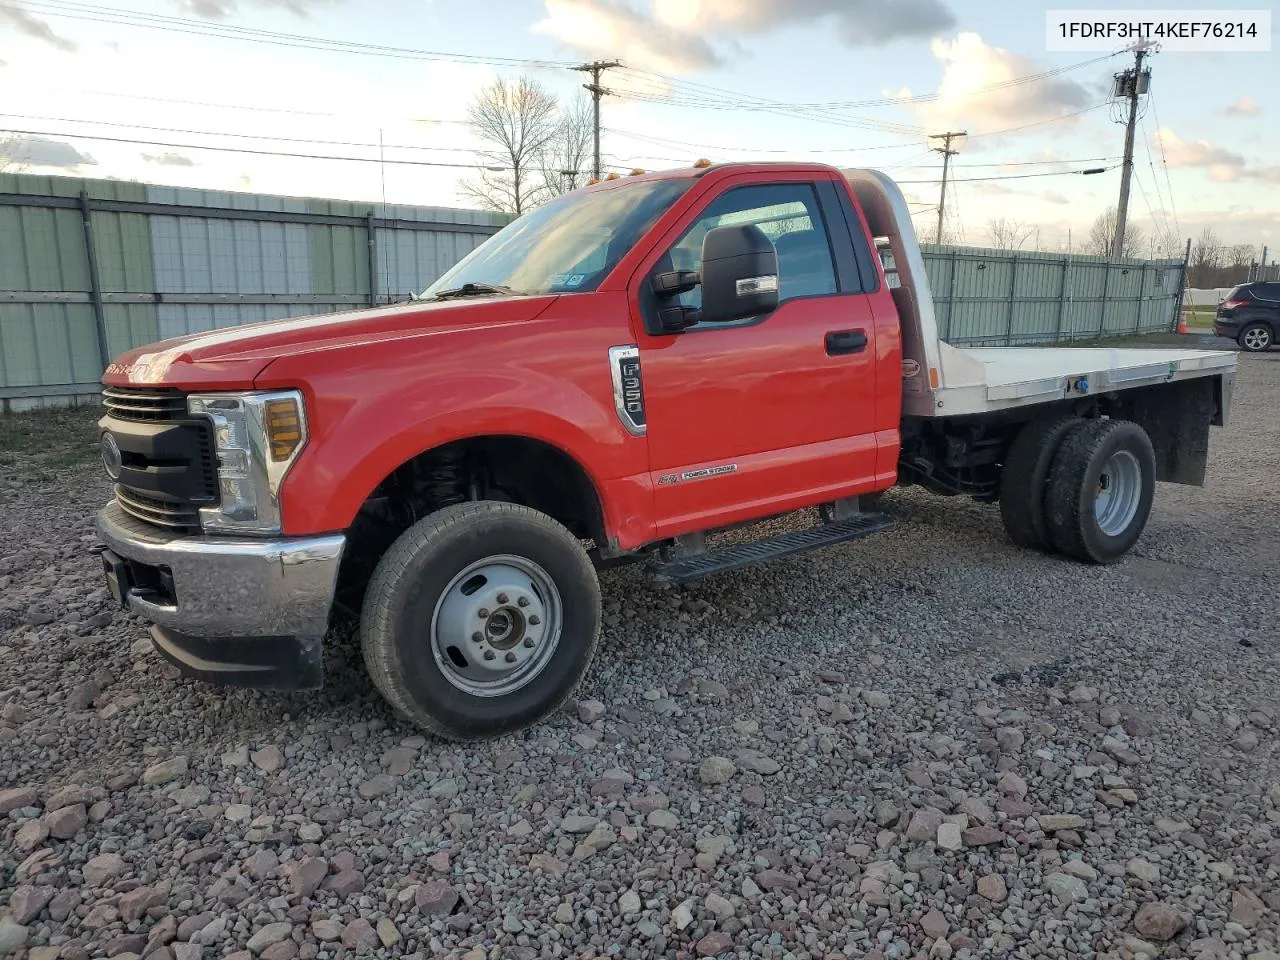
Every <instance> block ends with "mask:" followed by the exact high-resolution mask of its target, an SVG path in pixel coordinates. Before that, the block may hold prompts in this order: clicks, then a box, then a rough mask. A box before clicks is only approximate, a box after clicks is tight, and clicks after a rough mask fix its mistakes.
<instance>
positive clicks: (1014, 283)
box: [1004, 251, 1018, 347]
mask: <svg viewBox="0 0 1280 960" xmlns="http://www.w3.org/2000/svg"><path fill="white" fill-rule="evenodd" d="M1017 292H1018V253H1017V251H1014V254H1013V267H1012V268H1011V269H1010V270H1009V328H1008V330H1007V331H1006V332H1005V335H1004V345H1005V346H1006V347H1011V346H1013V311H1014V304H1015V303H1016V302H1017V298H1016V295H1017Z"/></svg>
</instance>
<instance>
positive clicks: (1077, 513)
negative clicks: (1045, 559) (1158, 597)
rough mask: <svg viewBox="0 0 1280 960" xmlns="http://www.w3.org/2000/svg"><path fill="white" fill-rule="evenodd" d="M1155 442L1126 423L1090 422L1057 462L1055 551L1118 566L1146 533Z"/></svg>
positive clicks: (1066, 442) (1051, 498)
mask: <svg viewBox="0 0 1280 960" xmlns="http://www.w3.org/2000/svg"><path fill="white" fill-rule="evenodd" d="M1155 489H1156V458H1155V452H1154V451H1153V450H1152V447H1151V438H1150V437H1148V436H1147V433H1146V431H1145V430H1143V429H1142V427H1140V426H1138V425H1137V424H1136V423H1130V422H1129V421H1127V420H1087V421H1085V422H1084V423H1081V424H1078V425H1076V426H1075V427H1074V428H1072V430H1071V431H1070V432H1069V433H1068V434H1067V435H1066V437H1065V438H1064V439H1063V441H1062V445H1061V446H1060V447H1059V448H1058V452H1057V454H1056V455H1055V456H1054V460H1053V470H1052V478H1051V479H1050V481H1049V491H1048V495H1047V499H1046V505H1047V510H1046V514H1047V518H1048V522H1049V534H1050V537H1051V539H1052V541H1053V545H1054V547H1055V549H1057V550H1058V551H1059V552H1061V553H1063V554H1066V555H1067V556H1069V557H1074V558H1075V559H1077V560H1081V561H1084V562H1086V563H1099V564H1106V563H1115V562H1117V561H1118V560H1120V559H1121V558H1122V557H1123V556H1124V555H1125V554H1126V553H1128V552H1129V551H1130V550H1131V549H1132V548H1133V545H1134V544H1135V543H1136V542H1137V541H1138V537H1140V536H1141V535H1142V531H1143V529H1144V528H1145V527H1146V525H1147V519H1148V517H1150V515H1151V504H1152V502H1153V501H1154V499H1155Z"/></svg>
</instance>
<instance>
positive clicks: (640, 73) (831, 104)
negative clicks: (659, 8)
mask: <svg viewBox="0 0 1280 960" xmlns="http://www.w3.org/2000/svg"><path fill="white" fill-rule="evenodd" d="M1120 52H1122V51H1117V52H1114V53H1108V54H1104V55H1102V56H1100V57H1094V58H1092V59H1090V60H1082V61H1079V62H1077V63H1072V64H1067V65H1065V66H1061V67H1054V68H1052V69H1050V70H1044V71H1041V72H1040V73H1034V74H1028V75H1026V76H1022V77H1012V78H1010V79H1008V80H1002V81H1000V82H998V83H992V84H987V85H985V86H982V87H978V88H976V89H975V90H973V91H970V92H971V93H987V92H991V91H995V90H1003V89H1007V88H1009V87H1016V86H1021V85H1023V84H1028V83H1037V82H1040V81H1042V80H1048V79H1051V78H1053V77H1057V76H1060V75H1062V74H1064V73H1069V72H1071V71H1073V70H1079V69H1082V68H1083V67H1089V66H1092V65H1094V64H1096V63H1101V62H1102V61H1104V60H1110V59H1112V58H1113V57H1115V56H1118V55H1119V53H1120ZM626 72H627V73H628V74H630V75H632V76H635V77H637V78H640V79H647V78H649V77H653V78H656V81H657V82H655V81H649V82H650V84H651V85H652V86H655V87H658V88H662V87H673V88H679V87H685V88H689V89H691V90H692V91H696V92H704V91H705V93H711V94H719V95H722V96H733V97H738V98H742V99H754V100H757V101H759V102H761V103H769V104H771V105H775V106H786V107H795V108H807V109H820V110H839V109H865V108H868V107H878V106H899V105H902V104H909V103H928V102H931V101H934V100H937V99H938V98H939V97H940V96H941V95H942V94H941V92H940V91H939V92H934V93H925V94H915V95H911V96H905V97H881V98H878V99H872V100H845V101H826V102H808V103H805V102H787V101H777V100H770V99H768V98H764V97H751V96H750V95H745V94H739V93H736V92H735V91H732V90H727V89H725V88H724V87H717V86H713V85H711V84H707V83H698V82H695V81H691V80H685V79H683V78H677V77H672V76H669V75H666V74H661V73H657V72H655V71H650V70H640V69H632V68H628V69H627V70H626ZM705 93H704V96H705Z"/></svg>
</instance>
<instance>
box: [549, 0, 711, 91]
mask: <svg viewBox="0 0 1280 960" xmlns="http://www.w3.org/2000/svg"><path fill="white" fill-rule="evenodd" d="M546 5H547V15H546V17H545V18H543V19H542V20H539V21H538V22H537V23H536V24H534V26H533V32H534V33H539V34H542V35H543V36H548V37H553V38H555V39H556V40H559V41H560V42H561V43H562V44H564V45H565V46H566V47H568V48H569V49H570V50H573V51H575V52H577V53H580V54H582V55H583V56H587V57H594V56H615V57H620V58H622V59H624V60H626V61H627V62H628V63H629V64H631V65H632V66H636V67H641V68H645V69H650V70H656V71H658V72H660V73H688V72H690V71H695V70H706V69H709V68H711V67H716V66H719V65H720V63H721V57H720V54H718V53H717V52H716V50H715V49H714V48H713V47H712V46H711V44H710V43H708V42H707V40H706V39H705V38H704V37H702V36H699V35H697V34H690V33H685V32H683V31H682V30H680V29H678V28H675V27H672V26H670V25H668V24H665V23H661V22H658V21H656V20H654V19H653V18H652V17H651V16H650V15H649V14H647V13H644V12H642V11H640V10H636V9H635V8H634V7H632V6H630V5H629V4H628V3H627V2H625V0H546Z"/></svg>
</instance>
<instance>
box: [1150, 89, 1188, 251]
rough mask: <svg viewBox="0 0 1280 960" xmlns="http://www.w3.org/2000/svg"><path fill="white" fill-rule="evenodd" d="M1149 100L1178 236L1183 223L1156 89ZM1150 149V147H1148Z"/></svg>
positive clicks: (1170, 207) (1151, 92)
mask: <svg viewBox="0 0 1280 960" xmlns="http://www.w3.org/2000/svg"><path fill="white" fill-rule="evenodd" d="M1147 102H1148V103H1150V104H1151V115H1152V117H1153V118H1154V119H1155V122H1156V140H1157V142H1158V143H1159V144H1160V165H1161V166H1162V167H1164V183H1165V186H1166V187H1168V188H1169V209H1170V210H1171V211H1172V212H1173V225H1174V226H1175V227H1177V228H1178V236H1179V237H1181V236H1182V223H1181V222H1180V221H1179V220H1178V204H1177V202H1176V201H1175V200H1174V199H1173V181H1172V180H1170V179H1169V161H1168V159H1167V158H1166V157H1165V155H1164V137H1162V136H1160V130H1161V129H1162V128H1161V126H1160V108H1159V106H1157V105H1156V95H1155V91H1154V90H1149V91H1148V92H1147ZM1148 149H1149V148H1148Z"/></svg>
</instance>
